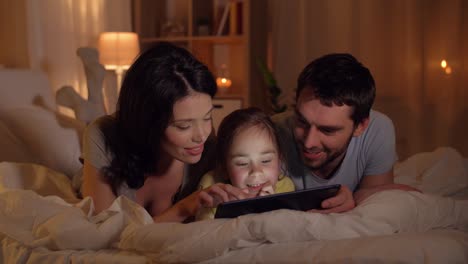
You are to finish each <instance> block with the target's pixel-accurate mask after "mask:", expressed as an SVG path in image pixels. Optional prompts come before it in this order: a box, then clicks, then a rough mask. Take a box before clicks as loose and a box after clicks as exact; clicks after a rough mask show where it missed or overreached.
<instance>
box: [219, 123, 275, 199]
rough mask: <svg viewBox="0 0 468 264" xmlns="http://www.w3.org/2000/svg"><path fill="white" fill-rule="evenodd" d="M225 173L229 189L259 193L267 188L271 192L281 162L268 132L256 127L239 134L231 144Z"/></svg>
mask: <svg viewBox="0 0 468 264" xmlns="http://www.w3.org/2000/svg"><path fill="white" fill-rule="evenodd" d="M227 169H228V174H229V179H230V180H231V183H232V185H234V186H236V187H239V188H248V190H249V192H250V193H259V192H260V190H262V188H264V187H266V186H268V185H270V186H272V187H273V189H274V187H275V185H276V182H277V181H278V177H279V175H280V171H281V170H280V160H279V156H278V149H277V147H276V145H275V144H274V143H273V140H272V138H271V136H270V134H269V133H268V131H267V130H266V129H261V128H259V127H258V126H253V127H249V128H247V129H244V130H242V131H240V132H239V133H238V134H237V135H236V136H235V137H234V139H233V141H232V145H231V148H230V150H229V153H228V157H227Z"/></svg>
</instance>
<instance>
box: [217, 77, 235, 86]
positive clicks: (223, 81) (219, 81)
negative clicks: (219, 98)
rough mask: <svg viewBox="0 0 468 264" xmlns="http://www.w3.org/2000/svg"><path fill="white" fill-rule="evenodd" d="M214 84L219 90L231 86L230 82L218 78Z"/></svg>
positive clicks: (226, 79)
mask: <svg viewBox="0 0 468 264" xmlns="http://www.w3.org/2000/svg"><path fill="white" fill-rule="evenodd" d="M216 84H217V85H218V87H219V88H229V87H230V86H231V84H232V81H231V80H230V79H228V78H224V77H218V78H216Z"/></svg>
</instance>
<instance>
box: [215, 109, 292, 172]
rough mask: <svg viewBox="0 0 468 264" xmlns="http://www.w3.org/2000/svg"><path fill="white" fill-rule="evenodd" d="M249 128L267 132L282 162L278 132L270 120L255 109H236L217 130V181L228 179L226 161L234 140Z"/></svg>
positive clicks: (263, 113)
mask: <svg viewBox="0 0 468 264" xmlns="http://www.w3.org/2000/svg"><path fill="white" fill-rule="evenodd" d="M251 127H259V128H261V129H263V130H265V131H267V132H268V134H269V136H270V138H271V140H272V141H273V144H274V145H275V146H276V150H277V151H278V156H279V159H280V161H284V156H283V154H282V153H283V151H282V147H281V144H280V141H279V138H278V130H277V127H276V126H275V124H274V123H273V121H272V120H271V118H270V117H269V116H268V115H267V114H266V113H265V112H263V111H262V110H260V109H259V108H256V107H249V108H244V109H238V110H235V111H233V112H232V113H230V114H229V115H227V116H226V117H225V118H224V119H223V121H221V124H220V125H219V128H218V133H217V144H216V158H217V160H216V169H215V175H216V178H217V179H218V180H219V181H225V180H227V179H228V175H226V174H227V159H228V154H229V151H230V149H231V147H232V142H233V141H234V138H235V137H236V136H237V135H238V134H239V133H240V132H241V131H243V130H245V129H248V128H251ZM282 163H283V162H282ZM282 165H284V164H282ZM282 169H283V171H284V170H285V168H284V167H282Z"/></svg>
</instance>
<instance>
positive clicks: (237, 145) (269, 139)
mask: <svg viewBox="0 0 468 264" xmlns="http://www.w3.org/2000/svg"><path fill="white" fill-rule="evenodd" d="M217 137H218V142H217V145H216V154H217V156H216V157H217V164H216V169H215V171H214V173H213V172H210V173H207V174H205V175H204V176H203V178H202V179H201V181H200V188H203V189H204V188H207V187H209V186H211V185H213V184H215V183H218V182H223V183H230V184H232V185H233V186H235V187H238V188H241V189H243V190H245V191H246V192H247V191H248V192H249V194H250V195H251V196H252V197H255V196H264V195H268V194H274V193H282V192H289V191H294V184H293V182H292V180H291V179H290V178H289V177H286V176H284V175H283V174H282V173H281V172H282V169H281V166H282V164H281V163H282V162H281V161H282V160H283V157H282V154H281V151H280V145H279V141H278V138H277V134H276V129H275V126H274V124H273V122H272V121H271V119H270V117H268V115H266V114H265V113H264V112H263V111H261V110H260V109H258V108H253V107H251V108H247V109H240V110H236V111H234V112H232V113H231V114H229V115H228V116H226V117H225V118H224V119H223V121H222V122H221V125H220V126H219V130H218V133H217ZM215 212H216V208H203V209H201V210H200V212H199V214H198V215H197V220H201V219H212V218H214V214H215Z"/></svg>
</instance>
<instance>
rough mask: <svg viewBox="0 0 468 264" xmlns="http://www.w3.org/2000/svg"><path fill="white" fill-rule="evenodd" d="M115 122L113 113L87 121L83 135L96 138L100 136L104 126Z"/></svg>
mask: <svg viewBox="0 0 468 264" xmlns="http://www.w3.org/2000/svg"><path fill="white" fill-rule="evenodd" d="M114 124H115V115H105V116H101V117H99V118H97V119H95V120H94V121H93V122H91V123H89V125H88V126H87V127H86V130H85V132H84V133H85V137H91V138H97V137H102V135H103V133H104V132H103V131H104V128H105V127H109V126H113V125H114Z"/></svg>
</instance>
